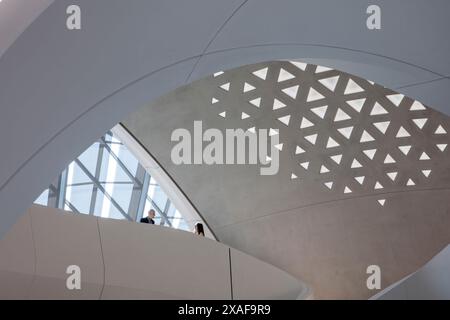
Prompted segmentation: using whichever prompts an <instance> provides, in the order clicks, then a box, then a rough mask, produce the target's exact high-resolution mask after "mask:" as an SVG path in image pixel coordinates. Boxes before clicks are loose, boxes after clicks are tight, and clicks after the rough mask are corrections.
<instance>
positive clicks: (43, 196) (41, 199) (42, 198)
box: [34, 189, 48, 206]
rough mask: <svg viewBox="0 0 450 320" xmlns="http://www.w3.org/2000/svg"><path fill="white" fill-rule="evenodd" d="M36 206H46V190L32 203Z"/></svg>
mask: <svg viewBox="0 0 450 320" xmlns="http://www.w3.org/2000/svg"><path fill="white" fill-rule="evenodd" d="M34 203H36V204H40V205H41V206H46V205H48V189H47V190H45V191H44V192H42V193H41V195H40V196H39V197H38V198H37V199H36V201H34Z"/></svg>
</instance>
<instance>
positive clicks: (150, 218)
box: [141, 209, 155, 224]
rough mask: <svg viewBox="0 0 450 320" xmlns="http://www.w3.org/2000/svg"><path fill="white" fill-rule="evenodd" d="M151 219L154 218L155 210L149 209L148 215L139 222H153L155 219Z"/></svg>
mask: <svg viewBox="0 0 450 320" xmlns="http://www.w3.org/2000/svg"><path fill="white" fill-rule="evenodd" d="M153 219H155V210H153V209H150V210H149V211H148V216H147V217H145V218H142V219H141V223H149V224H155V220H153Z"/></svg>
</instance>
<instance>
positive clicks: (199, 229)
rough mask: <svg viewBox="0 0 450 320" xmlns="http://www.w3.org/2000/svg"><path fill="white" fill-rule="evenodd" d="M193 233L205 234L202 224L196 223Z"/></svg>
mask: <svg viewBox="0 0 450 320" xmlns="http://www.w3.org/2000/svg"><path fill="white" fill-rule="evenodd" d="M194 233H195V234H198V235H200V236H205V230H203V224H201V223H196V224H195V227H194Z"/></svg>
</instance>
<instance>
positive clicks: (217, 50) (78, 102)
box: [0, 0, 450, 236]
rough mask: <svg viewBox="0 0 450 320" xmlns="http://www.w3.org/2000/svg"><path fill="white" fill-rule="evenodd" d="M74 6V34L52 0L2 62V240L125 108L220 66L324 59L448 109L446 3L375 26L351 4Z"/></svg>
mask: <svg viewBox="0 0 450 320" xmlns="http://www.w3.org/2000/svg"><path fill="white" fill-rule="evenodd" d="M77 3H78V4H79V5H80V6H81V8H82V19H83V22H82V25H83V29H82V30H81V31H73V32H71V31H68V30H67V29H66V28H65V22H66V21H65V20H66V15H65V9H66V7H67V6H68V5H69V4H71V1H68V0H61V1H57V2H55V3H53V4H52V5H51V6H50V7H49V8H48V9H47V10H46V11H45V12H44V13H43V14H42V15H41V16H40V17H39V18H38V19H37V20H36V21H35V22H34V23H33V24H32V28H29V29H28V30H27V31H26V32H24V33H23V35H22V36H21V37H20V38H19V39H18V40H17V41H16V42H15V43H14V44H13V45H12V46H11V47H10V49H9V50H8V51H7V52H6V53H5V54H4V55H3V56H2V58H1V59H0V110H1V118H0V135H1V136H2V137H8V138H7V139H2V140H1V142H0V149H1V150H2V162H1V166H0V204H1V208H2V209H1V210H2V212H1V215H0V219H1V220H0V222H1V223H0V236H2V235H3V234H4V233H5V232H6V231H7V230H8V229H9V228H10V227H11V226H12V225H13V224H14V222H15V221H16V220H17V218H18V216H19V215H20V214H22V213H23V212H25V210H26V208H27V207H28V206H29V205H30V203H31V202H32V201H33V200H34V199H35V198H36V197H37V195H38V194H39V192H41V191H42V189H43V188H44V186H45V185H47V184H48V182H49V181H51V179H52V178H54V176H56V175H57V173H58V172H60V171H61V170H62V168H63V167H64V166H65V165H66V164H67V163H68V162H69V161H71V160H72V159H73V158H75V156H76V155H77V154H79V153H80V152H81V151H82V150H84V149H85V148H86V147H87V146H88V145H89V144H90V143H91V142H92V141H94V140H95V139H96V138H97V137H99V136H101V135H102V134H103V133H104V132H105V131H106V130H108V129H110V128H111V127H113V126H114V125H115V124H116V123H118V122H119V121H120V120H121V119H122V118H123V117H124V116H125V115H127V114H129V113H130V112H131V111H133V110H135V109H136V108H137V107H139V106H142V105H144V104H147V103H148V102H149V101H151V100H154V99H155V98H156V97H158V96H160V95H161V94H163V93H167V92H169V91H171V90H173V89H175V88H177V87H179V86H181V85H183V84H185V83H187V82H189V81H191V80H193V79H197V78H200V77H203V76H205V75H207V74H210V73H212V72H214V71H216V70H218V69H227V68H230V67H234V66H238V65H243V64H247V63H254V62H258V61H262V60H272V59H285V58H289V59H292V58H296V59H303V60H305V61H308V62H316V63H319V62H318V61H317V59H321V60H320V61H321V63H322V64H325V65H328V66H330V67H335V68H338V69H339V68H341V69H344V70H345V71H348V72H350V73H353V74H356V75H358V76H362V77H364V78H368V79H371V80H373V81H376V82H377V83H380V84H384V85H387V86H389V87H392V88H393V89H396V90H397V91H400V92H402V93H405V94H407V95H409V96H411V97H413V98H416V99H418V100H420V101H422V102H424V103H426V104H428V105H431V106H433V107H435V108H436V109H438V110H441V111H444V112H447V113H448V111H449V110H448V104H447V101H448V100H449V97H450V96H449V95H450V91H449V90H447V89H448V87H449V81H450V80H449V78H448V76H449V74H450V62H449V60H448V56H449V55H450V44H449V42H448V41H446V39H447V30H449V29H450V28H449V24H450V21H449V20H448V17H447V13H448V11H449V6H450V3H449V2H448V1H445V0H440V1H435V2H434V3H433V5H430V4H429V3H427V2H425V1H420V0H415V1H406V0H404V1H395V2H392V1H379V4H380V5H381V6H382V10H383V15H382V16H383V27H382V30H381V31H378V32H376V31H369V30H367V28H366V27H365V19H366V14H365V12H366V5H367V4H366V3H364V2H361V1H358V0H346V1H339V2H337V1H333V0H328V1H320V2H318V1H313V0H308V1H306V0H305V1H294V0H284V1H276V2H274V1H270V0H264V1H263V0H261V1H259V0H258V1H251V0H250V1H243V0H234V1H219V0H214V1H211V0H194V1H189V2H183V1H175V0H171V1H168V0H164V1H157V0H154V1H133V2H124V1H120V0H103V1H88V0H80V1H78V2H77ZM131 17H132V18H131ZM399 17H408V19H407V21H414V23H405V19H403V18H401V19H400V18H399ZM30 177H32V178H30Z"/></svg>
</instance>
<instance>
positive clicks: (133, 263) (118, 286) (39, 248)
mask: <svg viewBox="0 0 450 320" xmlns="http://www.w3.org/2000/svg"><path fill="white" fill-rule="evenodd" d="M230 250H231V251H232V256H233V258H232V259H231V265H230ZM69 265H77V266H79V267H80V270H81V290H68V289H67V288H66V280H67V278H68V277H69V275H68V274H66V269H67V267H68V266H69ZM232 275H236V280H234V282H233V283H234V286H235V287H236V288H235V289H233V290H235V292H236V294H235V296H234V297H235V299H242V298H246V299H247V298H248V299H279V298H285V299H295V298H296V297H297V296H299V295H302V294H303V293H304V292H309V289H308V287H307V286H305V285H304V284H303V283H301V282H300V281H298V280H296V279H294V278H293V277H291V276H290V275H288V274H287V273H285V272H284V271H282V270H279V269H277V268H275V267H273V266H270V265H268V264H267V263H265V262H262V261H260V260H257V259H255V258H253V257H251V256H248V255H246V254H244V253H239V252H237V251H236V250H234V249H230V248H229V247H228V246H225V245H223V244H221V243H218V242H216V241H214V240H210V239H207V238H203V237H201V236H197V235H194V234H192V233H189V232H185V231H178V230H174V229H169V228H165V227H160V226H153V225H147V224H138V223H134V222H128V221H119V220H112V219H102V218H97V217H93V216H86V215H75V214H71V213H66V212H63V211H60V210H58V209H52V208H48V207H42V206H37V205H35V206H33V207H31V208H30V209H29V211H28V212H27V214H26V215H25V216H24V217H23V218H22V219H21V220H20V221H19V222H18V223H17V224H16V225H15V226H14V228H12V229H11V230H10V231H9V232H8V234H7V235H6V237H5V238H4V239H3V240H1V241H0V298H2V299H28V298H31V299H225V300H227V299H231V297H232V292H231V290H232V287H231V278H232ZM243 275H251V278H247V280H246V281H243V279H242V276H243ZM240 279H241V280H240ZM249 279H251V280H252V281H249ZM236 281H238V282H236Z"/></svg>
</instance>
